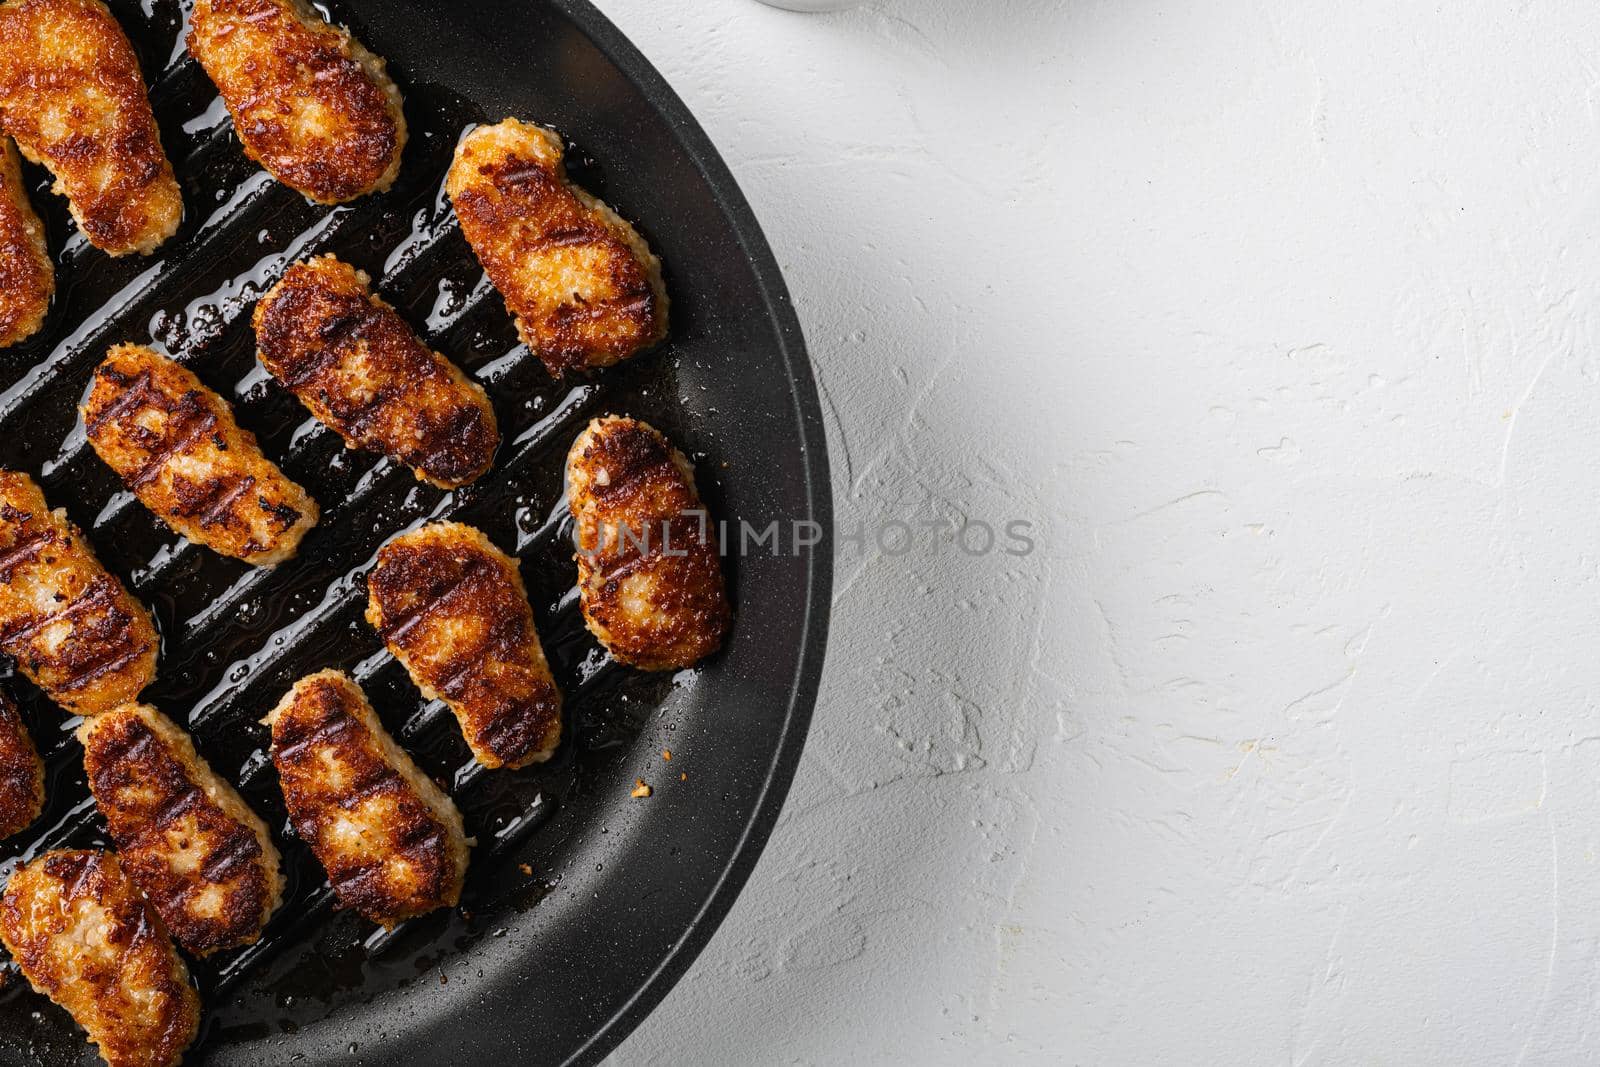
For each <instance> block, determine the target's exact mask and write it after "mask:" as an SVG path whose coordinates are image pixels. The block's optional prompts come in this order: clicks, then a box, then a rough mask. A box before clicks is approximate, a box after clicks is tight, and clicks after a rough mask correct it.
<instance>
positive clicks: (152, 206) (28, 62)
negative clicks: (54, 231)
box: [0, 0, 183, 256]
mask: <svg viewBox="0 0 1600 1067" xmlns="http://www.w3.org/2000/svg"><path fill="white" fill-rule="evenodd" d="M0 131H3V132H5V133H8V134H10V135H11V136H12V137H15V138H16V139H17V146H18V147H19V148H21V149H22V154H23V155H25V156H27V157H28V158H29V159H31V160H33V161H34V162H35V163H42V164H43V165H44V166H46V167H48V168H49V169H50V173H52V174H54V175H55V178H56V184H55V189H56V192H58V193H61V194H62V195H64V196H65V197H66V198H67V202H68V206H69V207H70V208H71V209H72V217H73V218H75V219H77V220H78V228H79V229H81V230H82V231H83V235H84V236H85V237H87V238H88V239H89V242H90V243H91V244H93V245H94V246H95V247H97V248H100V249H103V250H105V251H106V252H109V253H110V254H111V255H113V256H121V255H126V254H127V253H129V252H151V251H154V250H155V248H156V246H157V245H159V244H161V242H162V241H165V240H166V239H167V238H168V237H171V236H172V234H173V233H174V232H175V231H176V230H177V229H178V224H179V223H180V222H182V221H183V195H182V193H181V191H180V190H179V188H178V181H177V179H176V178H174V177H173V175H172V164H170V163H169V162H167V156H166V153H165V152H163V151H162V149H161V134H160V131H158V130H157V129H156V120H155V117H154V116H153V115H152V114H151V113H150V101H149V99H148V98H147V97H146V95H145V84H144V77H143V76H142V75H141V74H140V73H139V59H138V57H137V56H136V55H135V54H134V51H133V46H132V45H131V44H129V43H128V38H127V36H126V35H125V34H124V33H123V32H122V27H121V26H119V25H117V20H116V19H114V18H113V17H112V16H111V12H110V11H108V10H106V6H105V4H103V3H101V2H100V0H11V2H10V3H8V4H5V5H3V6H0Z"/></svg>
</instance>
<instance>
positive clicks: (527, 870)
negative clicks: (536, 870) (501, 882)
mask: <svg viewBox="0 0 1600 1067" xmlns="http://www.w3.org/2000/svg"><path fill="white" fill-rule="evenodd" d="M517 870H519V871H521V872H522V873H523V875H524V876H526V877H528V878H532V877H533V867H532V866H531V865H529V864H526V863H519V864H517Z"/></svg>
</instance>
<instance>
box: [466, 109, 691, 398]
mask: <svg viewBox="0 0 1600 1067" xmlns="http://www.w3.org/2000/svg"><path fill="white" fill-rule="evenodd" d="M561 157H562V147H561V138H559V137H557V136H556V135H555V134H554V133H552V132H550V131H549V130H546V129H544V128H543V127H540V126H534V125H532V124H530V123H526V122H519V121H517V120H516V119H507V120H505V121H504V122H502V123H499V124H498V125H495V126H479V127H478V128H477V129H475V130H473V131H472V132H471V133H469V134H467V135H466V136H465V137H463V138H462V139H461V143H460V144H459V145H457V146H456V154H455V160H454V162H453V163H452V164H451V166H450V173H449V176H448V177H447V178H446V179H445V187H446V188H447V189H448V190H449V192H450V199H451V200H452V201H453V202H454V203H455V209H456V215H457V216H458V217H459V218H460V220H461V232H462V233H464V234H465V235H466V238H467V241H468V242H469V243H470V244H471V245H472V250H473V251H474V252H476V253H477V254H478V259H479V261H480V262H482V264H483V269H484V272H485V273H486V274H488V276H489V280H490V281H491V282H493V283H494V287H495V288H496V289H498V290H500V295H501V296H503V297H505V301H506V307H507V308H509V309H510V311H511V313H512V314H513V315H515V316H516V319H517V330H518V332H519V333H520V334H521V335H522V340H523V341H524V342H525V343H526V344H527V346H528V347H529V348H530V349H532V350H533V352H534V354H535V355H537V356H538V357H539V358H540V359H542V360H543V361H544V365H545V366H546V367H548V368H549V370H550V373H551V374H554V375H557V376H559V375H561V374H562V373H564V372H566V371H569V370H582V369H585V368H590V367H605V366H609V365H610V364H612V363H616V362H618V361H619V360H624V359H627V358H628V357H629V356H631V355H633V354H634V353H635V352H638V351H639V350H641V349H644V348H648V347H649V346H651V345H653V344H655V343H656V342H658V341H660V340H661V339H662V338H663V337H665V336H666V335H667V290H666V286H665V284H664V283H663V282H662V280H661V261H660V260H659V259H657V258H656V256H655V253H653V252H651V251H650V247H649V245H647V244H645V242H644V238H643V237H640V236H639V234H638V231H636V230H635V229H634V228H633V227H632V226H630V225H629V224H628V223H627V222H626V221H624V220H623V219H622V217H621V216H619V215H618V214H617V213H616V212H615V211H612V210H611V209H610V208H609V207H607V206H606V205H605V204H603V203H601V202H600V201H599V200H597V199H595V198H594V197H592V196H590V195H589V194H588V193H586V192H584V191H583V190H582V189H580V188H578V187H577V186H576V185H573V184H572V183H571V182H569V181H568V180H567V172H566V167H565V165H564V164H563V163H562V159H561Z"/></svg>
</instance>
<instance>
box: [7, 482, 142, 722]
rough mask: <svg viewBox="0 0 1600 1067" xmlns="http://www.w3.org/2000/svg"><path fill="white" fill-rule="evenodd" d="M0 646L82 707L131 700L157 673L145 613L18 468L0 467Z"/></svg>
mask: <svg viewBox="0 0 1600 1067" xmlns="http://www.w3.org/2000/svg"><path fill="white" fill-rule="evenodd" d="M0 652H5V653H6V654H7V655H9V656H12V657H14V658H15V659H16V661H17V665H18V667H20V668H21V669H22V672H23V673H24V674H26V675H27V676H28V677H29V678H30V679H31V680H32V681H33V682H34V684H36V685H38V686H39V688H41V689H43V690H44V691H45V692H46V693H47V694H48V695H49V696H50V698H51V699H52V700H54V701H55V702H56V703H58V704H60V705H62V706H63V707H65V708H66V709H68V710H69V711H72V712H76V713H78V714H84V715H92V714H94V713H95V712H97V711H106V710H108V709H110V708H114V707H116V706H117V705H118V704H125V703H127V702H128V701H130V700H133V699H134V698H136V697H137V696H138V695H139V691H140V690H142V689H143V688H144V687H145V686H147V685H149V684H150V683H151V682H152V681H154V680H155V674H156V653H157V641H156V631H155V626H154V625H153V624H152V623H151V621H150V615H149V613H148V612H147V611H146V610H145V608H144V606H143V605H142V604H140V603H139V602H138V601H137V600H134V599H133V597H132V596H130V595H129V594H128V591H127V590H126V589H125V588H123V585H122V583H121V582H120V581H118V580H117V579H116V578H114V577H112V576H111V575H110V574H107V573H106V571H105V569H104V568H103V567H102V566H101V565H100V561H99V560H98V559H96V558H95V555H94V551H93V549H91V548H90V547H89V542H88V541H87V540H86V539H85V538H84V536H83V533H82V531H80V530H79V529H78V528H77V527H76V526H74V525H72V523H70V522H68V521H67V517H66V513H65V512H62V511H59V510H58V511H51V510H50V509H49V507H48V505H46V503H45V499H44V494H43V493H42V492H40V490H39V487H38V486H37V485H35V484H34V482H33V479H31V478H29V477H28V476H27V475H25V474H19V473H17V472H15V471H0Z"/></svg>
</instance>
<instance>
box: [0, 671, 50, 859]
mask: <svg viewBox="0 0 1600 1067" xmlns="http://www.w3.org/2000/svg"><path fill="white" fill-rule="evenodd" d="M43 810H44V763H43V762H41V761H40V759H39V750H38V749H37V748H35V747H34V745H33V739H32V738H31V737H29V736H28V728H27V726H25V725H24V724H23V722H22V716H21V715H20V714H19V713H18V712H17V703H16V701H14V700H12V699H11V694H10V693H8V692H6V691H5V690H4V689H0V840H4V839H5V838H8V837H10V836H11V835H12V834H15V833H20V832H21V831H23V830H25V829H27V828H28V827H29V826H30V825H31V824H32V823H33V821H34V820H35V819H37V818H38V817H39V813H40V812H41V811H43Z"/></svg>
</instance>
